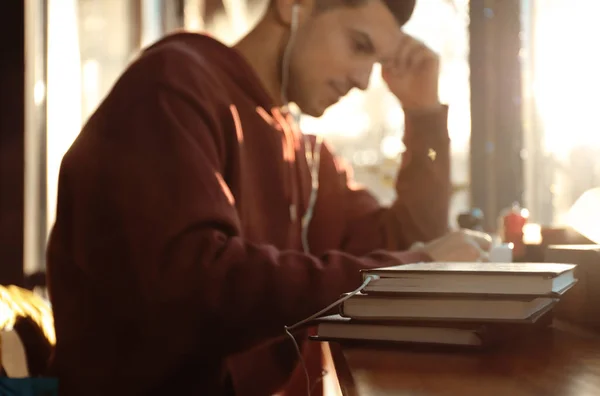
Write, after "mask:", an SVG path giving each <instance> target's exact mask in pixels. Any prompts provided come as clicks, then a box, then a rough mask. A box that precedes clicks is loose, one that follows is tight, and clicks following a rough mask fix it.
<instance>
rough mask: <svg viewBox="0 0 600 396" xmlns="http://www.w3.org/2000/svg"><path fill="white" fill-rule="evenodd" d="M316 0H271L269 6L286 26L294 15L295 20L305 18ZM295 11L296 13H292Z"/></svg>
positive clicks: (299, 21) (299, 20)
mask: <svg viewBox="0 0 600 396" xmlns="http://www.w3.org/2000/svg"><path fill="white" fill-rule="evenodd" d="M315 1H318V0H272V3H271V7H272V8H273V11H274V12H275V15H276V16H277V20H278V21H280V22H281V23H282V24H284V25H286V26H291V24H292V20H293V18H294V16H295V17H296V18H298V19H297V21H296V22H298V23H301V22H302V21H304V19H306V16H307V15H309V14H310V13H311V12H312V11H311V10H312V8H313V6H314V2H315ZM294 13H296V15H294Z"/></svg>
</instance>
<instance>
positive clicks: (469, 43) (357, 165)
mask: <svg viewBox="0 0 600 396" xmlns="http://www.w3.org/2000/svg"><path fill="white" fill-rule="evenodd" d="M19 3H20V2H15V1H12V2H8V3H7V2H4V5H3V6H2V7H3V8H5V12H6V14H5V15H8V16H9V17H10V18H11V20H12V21H13V22H14V21H20V20H21V19H20V18H22V21H23V24H21V25H19V24H18V23H17V24H16V25H15V24H14V23H11V24H5V25H4V26H3V27H2V29H3V31H2V37H3V38H2V39H1V40H2V47H3V48H2V50H3V51H2V53H3V54H5V55H6V56H4V60H3V69H2V91H3V93H2V105H1V106H0V111H1V113H0V116H1V117H2V118H1V121H2V130H1V135H0V148H1V149H2V162H1V165H2V166H0V170H1V171H2V173H1V174H0V220H2V227H1V228H0V231H1V232H2V234H1V236H2V240H0V249H2V253H1V254H0V262H2V263H8V262H11V263H13V262H16V263H20V262H22V263H24V268H25V273H32V272H35V271H38V270H43V268H44V247H45V243H46V238H47V235H48V231H49V230H50V227H51V225H52V223H53V221H54V210H55V206H56V190H57V175H58V170H59V165H60V161H61V158H62V156H63V154H64V153H65V151H66V150H67V149H68V147H69V146H70V144H71V143H72V141H73V139H74V138H75V137H76V136H77V134H78V133H79V130H80V128H81V126H82V124H83V123H84V122H85V121H86V119H87V118H88V117H89V116H90V114H91V113H92V112H93V111H94V109H95V108H96V107H97V106H98V104H99V103H100V102H101V101H102V99H103V98H104V96H105V95H106V94H107V92H108V91H109V90H110V89H111V87H112V85H113V83H114V82H115V80H116V79H117V78H118V76H119V75H120V73H121V72H122V71H123V70H124V69H125V67H126V66H127V65H128V64H129V63H130V62H131V61H132V59H134V58H135V57H136V55H137V54H138V53H139V51H140V49H141V48H143V47H144V46H147V45H148V44H150V43H152V42H154V41H155V40H157V39H159V38H160V37H162V36H164V35H165V34H169V33H171V32H173V31H175V30H179V29H186V30H190V31H197V32H206V33H209V34H211V35H213V36H215V37H216V38H218V39H220V40H222V41H223V42H225V43H228V44H231V43H234V42H235V41H236V40H238V39H239V38H241V36H242V35H244V34H245V32H247V31H248V30H249V29H250V28H251V26H253V24H254V23H255V22H256V20H257V18H258V17H259V16H260V15H261V13H262V12H263V10H264V9H265V7H266V1H265V0H222V1H221V0H24V4H19ZM599 14H600V2H598V1H591V0H471V1H468V0H418V1H417V9H416V12H415V15H414V17H413V18H412V20H411V21H410V22H409V24H408V25H407V26H406V27H405V30H406V31H407V32H409V33H411V34H412V35H414V36H416V37H417V38H419V39H421V40H423V41H424V42H425V43H426V44H428V45H429V46H430V47H431V48H432V49H434V50H435V51H436V52H438V53H439V54H440V56H441V60H442V69H441V77H440V96H441V98H442V100H443V101H444V102H445V103H447V104H448V105H449V106H450V119H449V130H450V137H451V139H452V180H453V184H454V194H453V197H452V206H451V216H450V219H449V221H450V222H451V223H452V224H455V219H456V217H457V215H458V214H459V213H461V212H465V211H468V210H470V209H472V208H474V207H477V208H481V209H482V211H483V213H484V214H485V228H486V229H492V230H493V229H494V228H495V227H496V224H495V222H496V219H497V216H498V215H499V214H500V213H501V211H502V210H503V209H504V208H506V207H509V206H510V205H511V204H512V203H513V202H518V203H520V204H521V205H522V206H523V207H526V208H527V209H528V211H529V220H530V221H532V222H535V223H537V224H541V225H560V224H562V223H564V222H565V221H566V217H565V216H566V214H567V213H568V210H569V208H570V207H571V205H572V204H573V203H574V201H575V200H576V199H577V198H578V197H579V196H580V195H581V194H582V193H583V192H584V191H586V190H588V189H590V188H592V187H596V186H598V185H599V184H600V183H599V181H600V126H599V123H600V121H599V119H598V116H597V114H596V112H597V111H598V110H597V109H598V108H600V107H599V106H598V105H600V100H599V98H598V92H599V91H600V75H599V71H600V57H599V56H598V54H597V50H593V48H596V47H597V45H592V44H590V41H591V40H592V38H595V37H600V24H599V23H598V22H597V20H596V19H597V16H598V15H599ZM13 25H14V26H13ZM15 26H16V27H15ZM10 29H12V30H10ZM10 57H12V58H10ZM7 59H9V60H10V59H13V60H15V62H13V63H11V65H13V66H14V67H13V68H10V67H9V66H8V65H9V64H8V63H7V62H8V61H7ZM19 59H24V60H25V62H24V63H23V62H22V61H19ZM23 87H24V88H23ZM301 124H302V125H301V126H302V129H303V131H304V132H306V133H319V134H323V135H325V136H326V138H327V139H328V140H329V141H330V142H331V144H332V145H333V147H334V148H335V150H336V151H337V153H338V154H339V155H341V156H343V157H344V158H345V159H346V160H347V161H348V162H350V163H351V164H352V165H353V166H354V169H355V172H356V174H355V176H356V179H357V180H358V181H359V182H361V183H362V184H364V185H366V186H367V187H369V188H370V189H371V190H372V191H373V192H374V193H375V194H376V195H377V197H378V199H379V200H380V201H381V202H382V203H384V204H385V203H389V202H390V201H391V200H392V199H393V194H394V189H393V183H394V177H395V173H396V170H397V168H398V164H399V163H400V161H401V158H402V151H403V145H402V135H403V129H404V128H403V113H402V110H401V108H400V106H399V104H398V102H397V100H396V99H395V98H394V96H393V95H391V94H390V93H389V92H388V91H387V88H386V87H385V84H384V83H383V82H382V80H381V78H380V77H379V73H378V70H377V69H376V70H375V71H374V74H373V77H372V82H371V85H370V87H369V89H368V90H367V91H365V92H358V91H357V92H354V91H353V92H351V93H350V94H349V95H348V96H347V97H345V98H344V99H343V100H342V101H341V102H340V103H339V104H337V105H336V106H334V107H332V108H331V109H329V110H328V111H327V113H326V114H325V115H324V116H323V117H321V118H319V119H314V118H310V117H304V118H302V121H301ZM423 182H424V183H425V182H427V181H423ZM16 267H18V265H16ZM16 267H15V268H16ZM19 277H22V273H21V274H20V273H19V269H18V268H16V269H15V270H14V271H13V272H10V271H8V272H6V273H5V274H4V275H3V278H5V279H2V283H16V284H18V283H19V279H20V278H19Z"/></svg>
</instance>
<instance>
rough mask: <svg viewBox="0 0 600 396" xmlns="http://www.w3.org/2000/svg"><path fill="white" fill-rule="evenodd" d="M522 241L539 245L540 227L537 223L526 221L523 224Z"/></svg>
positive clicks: (540, 238)
mask: <svg viewBox="0 0 600 396" xmlns="http://www.w3.org/2000/svg"><path fill="white" fill-rule="evenodd" d="M523 243H525V244H526V245H540V244H541V243H542V227H541V226H540V225H539V224H535V223H526V224H525V225H524V226H523Z"/></svg>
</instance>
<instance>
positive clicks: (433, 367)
mask: <svg viewBox="0 0 600 396" xmlns="http://www.w3.org/2000/svg"><path fill="white" fill-rule="evenodd" d="M329 347H330V350H331V356H332V358H333V362H334V366H335V370H336V374H337V377H338V381H339V384H340V388H341V390H342V393H343V395H344V396H355V395H369V396H383V395H386V396H387V395H394V396H430V395H431V396H559V395H560V396H563V395H564V396H587V395H590V396H596V395H598V396H600V336H599V335H598V334H596V333H592V332H589V331H585V330H583V329H581V328H577V327H575V326H570V325H567V324H565V323H561V322H555V323H554V325H553V326H552V328H549V329H547V331H543V332H541V333H540V334H536V335H535V336H534V337H528V338H526V339H522V340H518V341H513V342H509V343H508V344H506V345H505V346H503V347H502V348H501V349H494V350H489V351H464V350H463V351H456V350H455V351H440V350H439V349H437V350H436V349H429V350H422V349H421V350H418V349H416V350H414V349H413V350H411V349H407V348H406V347H405V348H402V347H389V346H386V347H383V346H379V347H375V346H373V345H370V346H365V345H363V346H350V345H343V344H335V343H330V345H329Z"/></svg>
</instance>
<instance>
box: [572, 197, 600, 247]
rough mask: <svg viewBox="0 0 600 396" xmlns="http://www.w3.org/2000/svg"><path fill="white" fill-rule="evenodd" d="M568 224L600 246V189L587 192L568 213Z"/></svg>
mask: <svg viewBox="0 0 600 396" xmlns="http://www.w3.org/2000/svg"><path fill="white" fill-rule="evenodd" d="M567 224H568V225H569V226H570V227H571V228H573V229H574V230H575V231H577V232H578V233H580V234H581V235H583V236H584V237H586V238H587V239H589V240H591V241H592V242H594V243H597V244H600V188H594V189H592V190H588V191H586V192H585V193H584V194H583V195H582V196H581V197H579V199H578V200H577V201H576V202H575V204H574V205H573V207H571V210H570V211H569V213H567Z"/></svg>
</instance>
